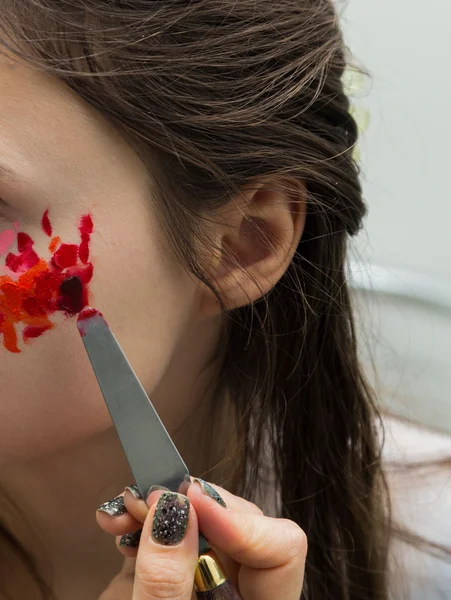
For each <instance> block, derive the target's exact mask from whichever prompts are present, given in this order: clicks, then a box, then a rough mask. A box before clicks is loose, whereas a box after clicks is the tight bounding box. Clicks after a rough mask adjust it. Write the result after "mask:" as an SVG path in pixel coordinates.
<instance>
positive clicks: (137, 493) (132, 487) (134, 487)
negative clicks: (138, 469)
mask: <svg viewBox="0 0 451 600" xmlns="http://www.w3.org/2000/svg"><path fill="white" fill-rule="evenodd" d="M125 489H126V490H128V491H129V492H130V493H131V494H133V496H134V497H135V498H136V499H137V500H141V499H142V496H141V492H140V491H139V489H138V486H137V485H135V484H134V483H132V484H131V485H127V486H126V488H125Z"/></svg>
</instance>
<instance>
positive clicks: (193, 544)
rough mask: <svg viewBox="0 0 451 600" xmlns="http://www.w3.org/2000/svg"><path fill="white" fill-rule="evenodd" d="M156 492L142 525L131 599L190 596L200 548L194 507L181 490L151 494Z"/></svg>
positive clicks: (176, 599)
mask: <svg viewBox="0 0 451 600" xmlns="http://www.w3.org/2000/svg"><path fill="white" fill-rule="evenodd" d="M156 494H158V501H157V502H156V503H154V504H153V505H151V508H150V510H149V512H148V514H147V517H146V520H145V522H144V525H143V529H142V535H141V540H140V543H139V549H138V555H137V558H136V565H135V583H134V590H133V600H156V599H157V598H158V600H164V599H165V598H167V599H171V600H191V597H192V592H193V581H194V572H195V570H196V566H197V557H198V550H199V538H198V535H199V530H198V524H197V516H196V511H195V510H194V509H193V507H192V506H191V503H190V501H189V499H188V498H187V497H186V496H183V495H182V494H175V493H172V492H161V491H160V492H156V493H155V494H151V496H155V495H156ZM151 496H149V498H148V499H147V501H148V503H149V504H151V502H149V500H151Z"/></svg>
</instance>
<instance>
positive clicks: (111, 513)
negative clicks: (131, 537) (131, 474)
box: [96, 493, 142, 535]
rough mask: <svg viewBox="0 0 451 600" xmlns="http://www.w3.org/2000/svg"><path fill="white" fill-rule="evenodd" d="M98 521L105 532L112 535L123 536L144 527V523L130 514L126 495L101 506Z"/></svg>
mask: <svg viewBox="0 0 451 600" xmlns="http://www.w3.org/2000/svg"><path fill="white" fill-rule="evenodd" d="M96 520H97V523H98V524H99V526H100V527H101V528H102V529H103V530H104V531H106V532H107V533H111V534H112V535H123V534H124V533H130V532H132V531H134V530H136V529H138V528H139V527H142V522H140V521H139V520H138V519H136V518H135V517H134V516H133V515H132V514H130V513H129V512H128V510H127V507H126V505H125V498H124V493H122V494H120V495H119V496H116V497H115V498H112V499H111V500H108V501H107V502H104V503H103V504H101V505H100V506H99V507H98V508H97V510H96Z"/></svg>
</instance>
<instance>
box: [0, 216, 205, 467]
mask: <svg viewBox="0 0 451 600" xmlns="http://www.w3.org/2000/svg"><path fill="white" fill-rule="evenodd" d="M112 215H114V216H113V217H112ZM94 221H95V230H94V233H93V235H92V239H91V240H90V260H92V263H93V265H94V275H93V277H92V280H91V281H90V282H89V304H91V305H93V306H95V307H96V308H99V309H100V310H101V311H102V313H103V314H104V315H105V317H106V319H107V321H108V323H109V325H110V326H111V328H112V330H113V331H114V333H115V335H116V337H117V338H118V340H119V342H120V344H121V346H122V347H123V349H124V351H125V353H126V354H127V357H128V359H129V361H130V363H131V364H132V366H133V368H134V370H135V371H136V373H137V375H138V377H139V378H140V380H141V381H142V383H143V385H144V387H145V388H146V390H147V392H148V393H149V394H152V391H153V389H154V388H155V386H156V385H157V384H158V382H159V381H160V379H161V378H162V376H163V375H164V373H165V371H166V368H167V366H168V363H169V361H170V358H171V356H172V355H173V353H174V351H175V349H176V347H177V343H178V341H179V339H180V337H181V336H182V335H183V332H184V331H185V330H186V327H187V326H188V325H189V323H190V320H191V319H192V316H193V308H194V304H195V298H196V286H195V284H194V283H193V282H192V280H191V278H190V277H189V276H188V275H187V274H186V273H185V272H184V270H183V268H182V267H181V266H180V265H179V264H178V263H177V262H176V261H175V260H174V259H172V258H171V257H170V255H169V254H168V253H167V252H165V251H164V250H163V248H162V244H161V242H160V241H159V238H160V233H159V231H158V224H157V221H156V220H155V219H152V218H151V219H148V218H143V213H142V209H140V208H139V207H133V206H132V207H130V206H129V207H128V208H127V210H126V211H125V210H124V208H122V207H117V210H114V211H109V213H107V212H105V214H102V212H101V211H97V210H96V213H95V215H94ZM57 223H58V222H57V220H55V225H57ZM99 223H105V227H104V228H101V227H100V225H98V224H99ZM61 225H63V223H61ZM55 229H57V227H55ZM53 233H55V232H54V231H53V232H52V234H53ZM41 237H42V234H41ZM69 237H70V236H69ZM49 239H50V238H49ZM72 241H75V240H72ZM36 247H37V249H38V250H39V251H40V253H41V252H42V248H44V243H43V242H42V239H40V240H39V242H38V243H37V244H36ZM51 318H52V322H53V324H54V327H53V328H52V329H51V330H50V331H46V332H45V333H44V334H43V335H41V336H40V337H39V338H38V339H32V340H29V342H28V344H25V345H24V344H23V343H22V344H21V349H23V351H22V352H20V353H19V354H17V353H12V352H8V351H5V350H4V349H3V348H1V349H0V352H1V357H2V360H1V361H0V379H1V381H2V385H1V387H0V456H1V462H2V463H3V464H5V463H11V462H12V461H14V460H21V459H25V458H27V457H28V456H29V452H30V448H33V451H34V452H35V453H36V454H44V453H48V452H53V451H56V450H58V449H60V448H62V447H64V446H66V445H72V444H75V443H77V442H80V441H83V440H84V439H86V438H88V437H91V436H93V435H95V434H96V433H98V432H100V431H102V430H105V429H107V428H109V427H111V420H110V417H109V414H108V411H107V409H106V406H105V403H104V401H103V398H102V396H101V393H100V391H99V389H98V386H97V381H96V379H95V376H94V374H93V372H92V369H91V366H90V363H89V360H88V358H87V355H86V353H85V351H84V347H83V344H82V342H81V339H80V337H79V334H78V332H77V328H76V320H75V319H73V318H65V317H64V316H63V314H62V313H60V312H56V313H54V314H53V315H52V317H51ZM153 400H154V401H156V404H157V408H158V401H157V399H154V398H153ZM0 467H1V464H0Z"/></svg>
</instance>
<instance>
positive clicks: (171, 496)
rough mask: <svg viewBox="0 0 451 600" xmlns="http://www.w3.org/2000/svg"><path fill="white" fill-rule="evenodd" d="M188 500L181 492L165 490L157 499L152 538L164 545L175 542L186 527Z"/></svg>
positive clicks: (181, 537) (184, 531) (179, 539)
mask: <svg viewBox="0 0 451 600" xmlns="http://www.w3.org/2000/svg"><path fill="white" fill-rule="evenodd" d="M189 507H190V501H189V500H188V498H187V497H186V496H182V494H175V493H172V492H165V493H164V494H162V495H161V496H160V498H159V500H158V503H157V506H156V507H155V514H154V517H153V524H152V537H153V539H154V540H155V541H156V542H158V543H160V544H164V545H165V546H170V545H172V544H177V543H178V542H180V541H181V540H182V539H183V538H184V536H185V533H186V528H187V527H188V517H189Z"/></svg>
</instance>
